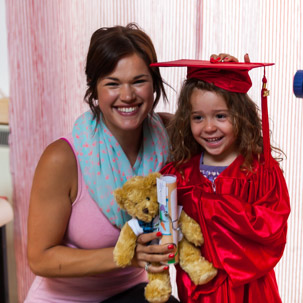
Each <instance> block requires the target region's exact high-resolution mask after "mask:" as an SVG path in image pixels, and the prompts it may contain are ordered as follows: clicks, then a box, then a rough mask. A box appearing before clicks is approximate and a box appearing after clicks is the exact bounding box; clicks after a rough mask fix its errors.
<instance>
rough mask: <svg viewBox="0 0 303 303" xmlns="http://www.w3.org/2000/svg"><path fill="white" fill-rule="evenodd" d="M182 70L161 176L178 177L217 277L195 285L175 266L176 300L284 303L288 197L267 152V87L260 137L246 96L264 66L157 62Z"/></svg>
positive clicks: (181, 193)
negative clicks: (281, 283) (281, 284)
mask: <svg viewBox="0 0 303 303" xmlns="http://www.w3.org/2000/svg"><path fill="white" fill-rule="evenodd" d="M183 65H185V66H189V67H188V74H187V80H186V81H185V83H184V85H183V88H182V91H181V94H180V97H179V101H178V109H177V112H176V114H175V117H174V118H173V121H172V123H171V125H170V139H171V156H170V158H171V159H170V160H171V161H172V162H171V163H169V164H168V165H166V166H165V167H164V168H163V169H162V170H161V173H162V174H175V175H176V176H177V179H178V201H179V203H180V204H182V205H183V208H184V210H185V212H186V213H187V214H188V215H189V216H191V217H192V218H194V219H195V220H196V221H197V222H199V224H200V226H201V230H202V233H203V235H204V239H205V243H204V245H203V247H202V249H201V253H202V255H203V256H205V258H206V259H208V260H209V261H210V262H212V263H213V264H214V266H215V267H216V268H217V269H218V274H217V276H216V277H215V278H214V279H213V280H212V281H211V282H209V283H208V284H206V285H199V286H196V285H194V284H193V283H192V281H191V280H190V279H189V277H188V276H187V274H186V273H185V272H184V271H182V269H181V268H180V267H179V266H177V284H178V292H179V298H180V300H181V302H187V303H191V302H207V303H211V302H213V303H217V302H220V303H223V302H234V303H239V302H251V303H253V302H281V299H280V296H279V292H278V287H277V283H276V278H275V273H274V267H275V265H276V264H277V263H278V261H279V260H280V258H281V256H282V254H283V251H284V247H285V243H286V231H287V218H288V215H289V212H290V205H289V196H288V191H287V187H286V183H285V180H284V177H283V174H282V171H281V169H280V168H279V165H278V163H277V161H276V160H275V159H273V157H272V156H271V154H270V149H271V147H270V143H269V131H268V117H267V107H266V89H265V88H263V90H262V92H263V93H264V96H263V98H262V99H263V100H262V101H263V104H262V111H263V132H262V123H261V120H260V118H259V116H258V110H257V106H256V105H255V104H254V102H253V101H252V100H251V99H250V98H249V97H248V95H247V94H246V93H247V91H248V90H249V88H250V87H251V80H250V78H249V75H248V70H250V69H251V68H254V67H257V66H264V64H259V65H258V64H257V65H254V64H249V65H248V64H242V63H238V64H237V63H233V64H226V63H216V64H210V63H209V62H208V63H205V62H203V61H202V62H201V61H194V62H189V61H188V60H186V61H180V60H179V61H178V62H170V63H159V64H158V66H183ZM192 65H194V66H192ZM264 82H265V79H264ZM262 133H263V135H262Z"/></svg>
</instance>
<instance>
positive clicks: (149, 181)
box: [145, 172, 161, 186]
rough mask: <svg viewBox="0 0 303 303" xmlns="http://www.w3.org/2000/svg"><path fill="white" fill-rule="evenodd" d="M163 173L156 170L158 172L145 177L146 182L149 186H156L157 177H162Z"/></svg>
mask: <svg viewBox="0 0 303 303" xmlns="http://www.w3.org/2000/svg"><path fill="white" fill-rule="evenodd" d="M160 177H161V174H160V173H158V172H156V173H150V174H148V175H147V176H146V177H145V182H146V184H147V185H149V186H156V185H157V178H160Z"/></svg>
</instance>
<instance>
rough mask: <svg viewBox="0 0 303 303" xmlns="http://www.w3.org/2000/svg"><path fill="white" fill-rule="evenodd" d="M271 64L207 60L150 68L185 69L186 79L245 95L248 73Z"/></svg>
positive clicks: (182, 60) (180, 61) (168, 63)
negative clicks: (194, 79) (171, 67)
mask: <svg viewBox="0 0 303 303" xmlns="http://www.w3.org/2000/svg"><path fill="white" fill-rule="evenodd" d="M269 65H273V63H242V62H214V61H207V60H191V59H181V60H173V61H167V62H157V63H152V64H151V66H163V67H164V66H166V67H169V66H173V67H182V66H183V67H185V66H186V67H187V78H188V79H190V78H196V79H200V80H203V81H205V82H208V83H213V84H214V85H216V86H218V87H220V88H223V89H225V90H227V91H230V92H236V93H247V92H248V90H249V89H250V88H251V85H252V83H251V79H250V77H249V74H248V71H250V70H251V69H253V68H256V67H263V66H269Z"/></svg>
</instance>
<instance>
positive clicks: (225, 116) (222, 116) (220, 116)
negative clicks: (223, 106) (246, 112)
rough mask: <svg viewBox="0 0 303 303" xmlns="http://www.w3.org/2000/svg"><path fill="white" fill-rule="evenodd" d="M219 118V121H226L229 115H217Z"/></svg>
mask: <svg viewBox="0 0 303 303" xmlns="http://www.w3.org/2000/svg"><path fill="white" fill-rule="evenodd" d="M217 118H218V119H226V118H227V114H217Z"/></svg>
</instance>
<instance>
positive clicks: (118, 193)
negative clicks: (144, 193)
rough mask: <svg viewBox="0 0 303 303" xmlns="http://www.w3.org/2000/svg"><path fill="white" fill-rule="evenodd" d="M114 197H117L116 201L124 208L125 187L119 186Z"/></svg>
mask: <svg viewBox="0 0 303 303" xmlns="http://www.w3.org/2000/svg"><path fill="white" fill-rule="evenodd" d="M114 197H115V199H116V202H117V203H118V205H119V206H120V207H121V208H124V204H123V200H124V199H123V189H122V188H117V189H115V190H114Z"/></svg>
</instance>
